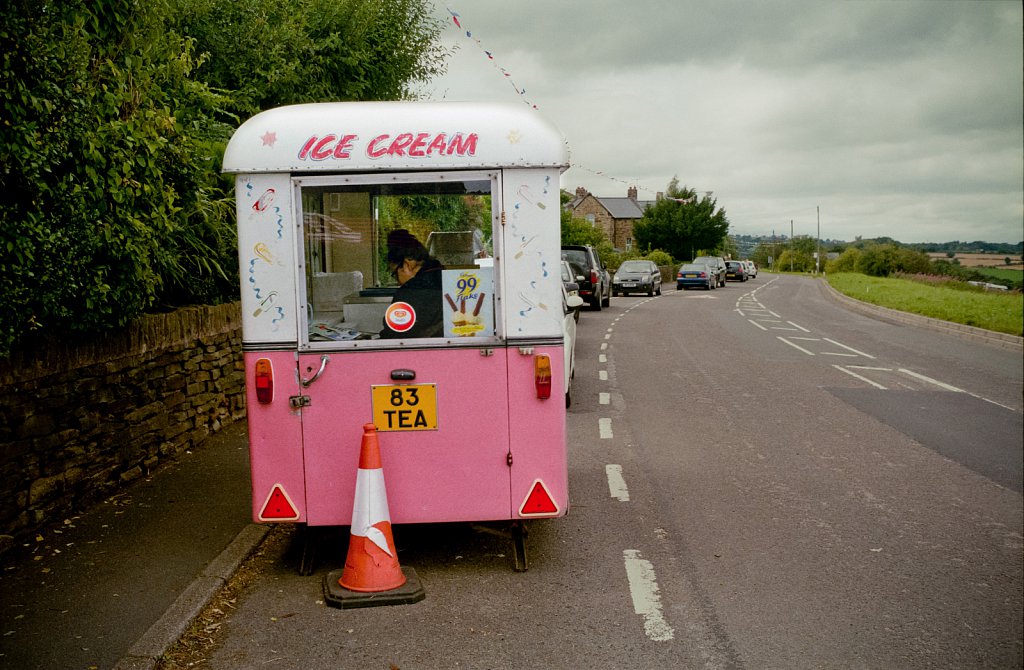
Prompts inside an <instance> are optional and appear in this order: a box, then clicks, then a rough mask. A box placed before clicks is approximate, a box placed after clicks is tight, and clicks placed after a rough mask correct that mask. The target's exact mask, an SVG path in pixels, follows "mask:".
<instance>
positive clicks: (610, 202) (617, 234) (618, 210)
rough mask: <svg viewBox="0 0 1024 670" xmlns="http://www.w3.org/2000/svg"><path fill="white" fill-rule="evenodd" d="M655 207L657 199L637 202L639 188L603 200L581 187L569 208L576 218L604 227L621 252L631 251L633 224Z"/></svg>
mask: <svg viewBox="0 0 1024 670" xmlns="http://www.w3.org/2000/svg"><path fill="white" fill-rule="evenodd" d="M659 195H660V194H659ZM653 204H654V201H653V200H637V197H636V187H635V186H630V187H629V188H628V189H627V190H626V197H625V198H599V197H597V196H596V195H594V194H592V193H590V192H589V191H588V190H587V189H585V188H583V187H582V186H580V187H577V188H576V197H575V198H573V199H572V200H571V201H570V202H569V203H568V204H567V205H566V208H567V209H568V210H569V211H570V212H572V215H573V216H574V217H576V218H578V219H586V220H587V221H589V222H590V223H591V225H593V226H597V227H598V228H600V229H601V231H602V232H603V233H604V236H605V237H606V238H608V240H609V241H610V242H611V243H612V246H613V247H615V248H616V249H618V250H620V251H630V250H632V249H633V247H634V244H635V242H634V239H633V224H634V223H636V222H637V221H638V220H639V219H641V218H642V217H643V215H644V210H645V209H647V207H649V206H650V205H653Z"/></svg>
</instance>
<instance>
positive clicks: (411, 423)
mask: <svg viewBox="0 0 1024 670" xmlns="http://www.w3.org/2000/svg"><path fill="white" fill-rule="evenodd" d="M370 390H371V392H372V394H373V425H375V426H377V430H379V431H398V430H437V385H436V384H393V385H388V386H371V387H370Z"/></svg>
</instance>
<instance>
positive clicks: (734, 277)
mask: <svg viewBox="0 0 1024 670" xmlns="http://www.w3.org/2000/svg"><path fill="white" fill-rule="evenodd" d="M725 279H726V280H727V281H747V280H748V279H750V277H748V276H747V267H746V266H745V265H743V261H726V262H725Z"/></svg>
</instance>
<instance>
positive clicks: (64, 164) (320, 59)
mask: <svg viewBox="0 0 1024 670" xmlns="http://www.w3.org/2000/svg"><path fill="white" fill-rule="evenodd" d="M440 30H441V25H440V24H438V22H436V21H435V20H433V19H430V18H429V7H428V5H427V3H426V2H425V0H382V1H373V0H265V1H261V2H255V1H254V0H232V1H231V2H213V0H151V1H150V2H145V3H140V2H136V1H135V0H95V1H90V2H86V1H85V0H13V1H12V2H7V3H4V4H3V5H2V6H0V47H2V49H3V61H2V64H0V72H2V76H0V188H2V189H3V192H4V194H5V199H4V203H3V205H0V206H2V208H3V209H2V214H3V220H4V226H3V229H2V230H0V248H2V250H3V254H4V256H3V258H4V261H3V264H2V265H0V294H2V295H3V296H4V298H5V302H6V305H5V307H6V309H5V310H4V311H3V313H2V314H0V355H4V354H6V353H7V352H8V351H9V350H10V347H11V346H13V345H14V344H15V343H16V342H17V341H19V340H20V339H23V338H24V337H26V335H27V334H29V333H37V332H43V333H52V334H63V335H67V334H74V333H84V332H90V333H91V332H101V331H103V330H106V329H109V328H114V327H117V326H120V325H123V324H125V323H126V322H127V321H129V320H130V319H132V318H134V317H136V316H138V315H140V314H141V313H143V312H145V311H148V310H153V309H158V308H161V307H165V306H166V307H173V306H178V305H183V304H189V303H212V304H215V303H217V302H221V301H225V300H232V299H234V298H235V297H236V296H237V292H238V283H237V278H236V272H237V270H236V258H235V251H234V239H235V235H234V223H233V214H234V205H233V201H232V198H231V192H230V186H231V183H230V180H225V179H223V178H222V177H220V176H219V169H220V157H221V156H222V154H223V149H224V145H225V143H226V141H227V139H228V138H229V136H230V134H231V131H232V128H233V127H234V126H235V125H237V123H238V122H239V121H240V120H243V119H244V117H247V116H249V115H250V114H252V113H254V112H257V111H259V110H261V109H264V108H267V107H271V106H276V105H280V104H287V103H291V102H306V101H327V100H377V99H391V98H401V97H405V96H407V95H408V92H409V85H410V84H411V83H413V82H416V81H420V80H424V79H425V78H428V77H430V76H432V75H433V74H435V73H437V72H439V71H440V69H441V68H442V67H443V57H444V52H443V50H441V49H440V47H439V46H438V44H437V37H438V35H439V33H440Z"/></svg>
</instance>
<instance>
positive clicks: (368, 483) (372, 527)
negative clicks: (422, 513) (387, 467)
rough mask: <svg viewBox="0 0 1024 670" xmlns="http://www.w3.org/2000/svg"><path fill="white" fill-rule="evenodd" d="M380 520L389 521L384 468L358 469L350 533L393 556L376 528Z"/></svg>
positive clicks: (385, 539)
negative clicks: (363, 538)
mask: <svg viewBox="0 0 1024 670" xmlns="http://www.w3.org/2000/svg"><path fill="white" fill-rule="evenodd" d="M382 521H387V522H389V523H390V521H391V515H390V514H389V513H388V494H387V491H386V490H385V488H384V470H382V469H380V468H376V469H373V470H363V469H359V470H358V471H357V472H356V499H355V503H354V504H353V507H352V534H353V535H358V536H359V537H365V538H366V539H368V540H369V541H370V542H373V543H374V544H375V545H377V546H378V547H380V549H381V551H383V552H384V553H386V554H387V555H388V556H391V557H392V558H394V554H392V553H391V548H390V547H389V546H388V541H387V538H386V537H385V536H384V533H382V532H381V531H380V529H379V528H376V524H378V523H381V522H382Z"/></svg>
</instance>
